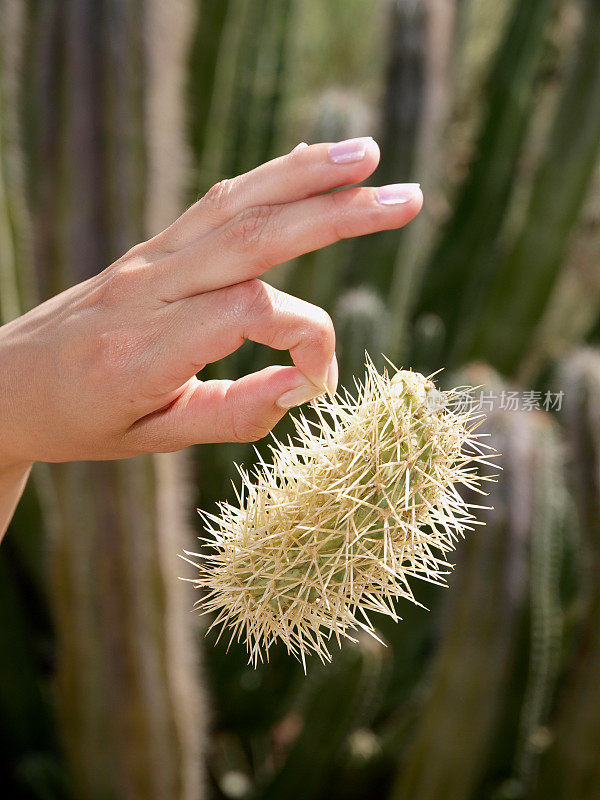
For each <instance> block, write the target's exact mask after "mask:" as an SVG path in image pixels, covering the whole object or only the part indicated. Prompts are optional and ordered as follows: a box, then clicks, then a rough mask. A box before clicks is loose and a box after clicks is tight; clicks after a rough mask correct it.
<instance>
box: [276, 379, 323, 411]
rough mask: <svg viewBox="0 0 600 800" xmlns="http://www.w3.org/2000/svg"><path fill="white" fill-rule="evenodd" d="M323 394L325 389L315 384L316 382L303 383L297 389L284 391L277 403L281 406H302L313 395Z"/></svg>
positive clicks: (286, 407)
mask: <svg viewBox="0 0 600 800" xmlns="http://www.w3.org/2000/svg"><path fill="white" fill-rule="evenodd" d="M320 394H323V389H320V388H319V387H318V386H315V385H314V383H302V384H301V385H300V386H297V387H296V388H295V389H290V390H289V391H288V392H284V393H283V394H282V395H281V397H278V398H277V405H278V406H279V407H280V408H285V409H286V410H287V409H288V408H293V407H294V406H301V405H302V403H308V401H309V400H312V399H313V397H318V395H320Z"/></svg>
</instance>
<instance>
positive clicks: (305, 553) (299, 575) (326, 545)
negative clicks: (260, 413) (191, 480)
mask: <svg viewBox="0 0 600 800" xmlns="http://www.w3.org/2000/svg"><path fill="white" fill-rule="evenodd" d="M461 396H462V394H461V393H460V392H459V390H453V391H450V392H441V391H438V390H437V389H436V388H435V385H434V383H433V381H432V380H431V379H429V378H426V377H424V376H423V375H421V374H419V373H416V372H409V371H397V370H395V369H394V372H393V373H392V375H391V376H390V374H388V372H387V370H386V371H384V373H383V374H379V373H378V372H377V370H376V369H375V367H374V366H373V363H372V362H371V360H370V359H367V372H366V377H365V381H364V383H363V384H358V393H357V397H356V398H353V397H352V396H351V395H350V394H348V393H346V394H345V397H344V398H341V397H339V396H336V397H322V398H318V399H317V400H316V401H313V402H312V408H313V410H314V412H315V414H316V418H315V419H313V420H310V419H308V418H307V417H305V416H304V415H300V416H299V418H297V419H295V420H294V424H295V426H296V431H297V438H296V440H295V441H289V443H288V444H282V443H281V442H279V441H277V440H276V439H275V443H274V444H273V445H270V449H271V452H272V459H273V460H272V463H271V464H267V463H266V462H265V461H264V460H262V459H260V460H259V464H258V466H257V467H256V469H255V472H254V473H253V474H249V473H248V472H246V471H245V470H244V469H242V468H240V467H238V470H239V472H240V474H241V477H242V487H241V490H240V491H237V490H236V494H237V500H238V503H237V505H236V506H233V505H231V504H229V503H220V504H219V511H220V513H219V514H217V515H214V514H208V513H204V514H203V518H204V520H205V523H206V528H207V533H209V536H208V537H205V538H203V541H204V542H205V543H206V544H207V545H208V546H209V552H207V553H187V555H188V556H192V557H194V556H195V557H198V558H200V563H197V562H196V561H195V560H192V559H188V560H190V561H191V563H193V564H195V566H197V567H198V568H199V570H200V577H199V578H197V579H194V582H195V583H197V585H198V586H199V587H201V588H203V589H204V590H208V591H207V592H206V595H205V597H204V598H203V599H202V600H200V601H199V603H200V604H201V605H202V606H203V608H204V610H205V612H208V611H217V615H216V618H215V620H214V622H213V624H212V625H211V628H212V627H214V626H221V628H222V630H223V629H225V628H231V629H232V634H231V639H232V640H233V639H234V638H237V639H238V640H240V639H243V640H244V641H245V643H246V646H247V649H248V652H249V654H250V661H251V662H252V663H253V664H256V663H257V661H258V660H262V659H263V657H265V656H266V657H267V658H268V652H269V648H270V647H271V645H272V644H273V643H275V642H276V641H277V640H279V639H280V640H281V641H283V642H284V644H285V646H286V647H287V650H288V652H290V653H291V654H293V655H294V656H296V657H297V658H299V659H300V660H301V661H302V663H303V664H305V655H306V653H309V652H314V653H316V654H317V655H318V656H319V657H320V658H321V659H322V660H329V659H330V657H331V655H330V651H329V647H328V645H329V643H330V641H331V639H332V638H333V639H335V640H337V642H338V644H339V643H340V640H341V637H342V636H346V637H348V638H350V639H352V638H353V637H352V635H351V631H355V630H358V629H364V630H366V631H368V632H369V633H370V634H371V635H373V636H376V634H375V631H374V628H373V624H372V622H371V620H370V619H369V617H368V613H367V612H369V611H376V612H379V613H383V614H387V615H389V616H390V617H392V618H393V619H394V620H396V621H397V620H398V619H399V617H398V614H397V611H396V608H395V600H396V599H397V598H406V599H408V600H410V601H412V602H414V603H417V600H416V599H415V597H414V595H413V592H412V589H411V586H410V585H409V578H411V577H414V578H420V579H424V580H426V581H430V582H433V583H438V584H444V583H445V575H446V574H447V573H448V571H449V569H450V568H451V566H452V565H451V564H449V563H448V561H447V560H446V557H447V553H448V551H450V550H452V549H453V548H454V546H455V543H456V540H457V537H458V536H460V535H463V534H464V532H465V530H468V529H471V528H472V526H473V524H475V523H476V522H477V521H476V520H475V518H474V516H473V514H472V512H471V509H470V508H469V506H468V505H467V504H466V503H465V501H464V500H463V499H462V498H461V496H460V494H459V492H458V491H457V486H458V485H459V484H462V485H465V486H469V487H471V488H473V489H476V490H478V491H480V492H481V488H480V482H481V480H483V479H482V478H481V477H479V476H478V468H477V462H482V461H485V459H486V456H485V455H484V451H485V450H486V449H491V448H486V445H484V444H483V443H481V442H479V441H478V438H479V435H478V434H475V433H474V429H475V428H476V427H477V425H478V424H479V421H480V417H481V415H476V414H474V413H473V412H472V411H471V410H469V409H461V408H460V407H459V406H458V404H457V403H456V399H457V398H458V397H461ZM200 513H201V514H202V512H200Z"/></svg>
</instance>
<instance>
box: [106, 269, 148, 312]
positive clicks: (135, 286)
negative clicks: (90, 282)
mask: <svg viewBox="0 0 600 800" xmlns="http://www.w3.org/2000/svg"><path fill="white" fill-rule="evenodd" d="M138 292H139V280H138V277H137V269H133V268H132V269H126V268H123V267H119V268H117V269H111V270H109V271H108V272H107V273H106V275H105V277H104V280H103V281H102V285H101V287H100V298H101V302H102V305H104V306H108V307H111V308H112V307H114V306H118V305H120V304H121V303H123V301H124V300H127V299H129V298H131V297H132V296H134V295H137V294H138Z"/></svg>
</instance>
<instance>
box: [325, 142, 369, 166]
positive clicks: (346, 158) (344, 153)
mask: <svg viewBox="0 0 600 800" xmlns="http://www.w3.org/2000/svg"><path fill="white" fill-rule="evenodd" d="M372 141H373V137H372V136H361V137H360V138H358V139H345V140H344V141H343V142H335V144H330V145H329V149H328V153H329V158H330V159H331V160H332V161H333V163H334V164H351V163H352V162H354V161H361V160H362V159H363V158H364V157H365V153H366V152H367V146H368V144H369V142H372Z"/></svg>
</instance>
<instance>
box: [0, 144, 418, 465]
mask: <svg viewBox="0 0 600 800" xmlns="http://www.w3.org/2000/svg"><path fill="white" fill-rule="evenodd" d="M378 161H379V149H378V147H377V144H376V143H375V142H374V141H373V140H372V139H371V138H365V139H358V140H351V141H350V142H344V143H337V144H335V145H331V146H329V145H327V144H315V145H311V146H310V147H309V146H299V147H298V148H295V149H294V150H293V151H292V152H291V153H290V154H288V155H285V156H282V157H280V158H276V159H274V160H273V161H270V162H268V163H266V164H263V165H261V166H259V167H258V168H257V169H254V170H252V171H251V172H248V173H246V174H244V175H241V176H239V177H237V178H233V179H228V180H224V181H221V182H220V183H218V184H216V185H215V186H213V187H212V188H211V189H210V190H209V191H208V192H207V194H206V195H205V196H204V197H203V198H202V199H201V200H199V201H198V202H197V203H195V204H194V205H193V206H192V207H191V208H189V209H188V210H187V211H186V212H185V213H184V214H183V215H182V216H181V217H179V219H177V220H176V221H175V222H174V223H173V224H172V225H170V226H169V227H168V228H167V229H166V230H164V231H163V232H162V233H160V234H158V235H157V236H155V237H153V238H152V239H150V240H149V241H147V242H143V243H142V244H139V245H136V246H135V247H133V248H132V249H131V250H130V251H129V252H128V253H126V254H125V255H124V256H123V257H122V258H120V259H119V260H118V261H116V262H115V263H114V264H112V265H111V266H110V267H108V268H106V269H105V270H104V271H103V272H101V273H100V274H99V275H97V276H95V277H93V278H91V279H89V280H87V281H85V282H84V283H81V284H78V285H77V286H74V287H73V288H71V289H68V290H67V291H65V292H63V293H62V294H60V295H58V296H57V297H54V298H52V299H50V300H48V301H47V302H45V303H43V304H42V305H40V306H38V307H37V308H34V309H33V310H32V311H30V312H29V313H27V314H25V315H24V316H22V317H20V318H18V319H16V320H14V321H13V322H11V323H9V324H8V325H5V326H4V327H3V328H0V369H1V374H2V385H1V387H0V421H1V424H0V472H1V471H2V470H4V471H5V473H6V474H11V470H12V471H13V474H19V475H21V476H22V475H25V476H26V473H27V469H28V465H29V464H31V463H32V462H34V461H38V460H39V461H71V460H81V459H85V460H92V459H113V458H124V457H127V456H133V455H136V454H138V453H146V452H158V451H172V450H178V449H180V448H183V447H186V446H188V445H190V444H194V443H199V442H216V441H252V440H256V439H259V438H261V437H262V436H264V435H265V434H266V433H267V432H268V431H269V430H270V429H271V428H272V427H273V426H274V425H275V423H276V422H277V421H278V420H279V419H280V418H281V417H282V415H283V414H284V413H285V410H286V409H287V408H289V407H291V406H294V405H299V404H300V403H302V402H305V401H307V400H308V399H310V398H311V397H314V396H316V395H317V394H320V393H322V392H323V391H325V389H326V388H327V389H329V390H331V391H334V390H335V386H336V382H337V364H336V361H335V355H334V347H335V337H334V331H333V327H332V324H331V320H330V318H329V316H328V315H327V314H326V313H325V311H323V310H322V309H320V308H318V307H316V306H314V305H311V304H310V303H307V302H305V301H304V300H300V299H298V298H295V297H291V296H289V295H287V294H284V293H283V292H280V291H277V290H276V289H274V288H272V287H271V286H269V285H267V284H265V283H263V282H262V281H261V280H259V278H258V276H259V275H262V274H263V273H265V272H266V271H267V270H268V269H269V268H270V267H272V266H274V265H275V264H279V263H281V262H283V261H287V260H289V259H292V258H294V257H296V256H299V255H300V254H302V253H306V252H309V251H311V250H316V249H318V248H321V247H325V246H326V245H328V244H331V243H333V242H336V241H338V240H339V239H342V238H347V237H351V236H359V235H362V234H366V233H372V232H373V231H378V230H383V229H389V228H398V227H400V226H402V225H404V224H405V223H407V222H408V221H410V220H411V219H412V218H413V217H414V216H415V215H416V214H417V213H418V211H419V209H420V208H421V203H422V196H421V192H420V190H419V188H418V186H417V185H416V184H404V185H396V186H395V188H393V187H392V188H387V187H386V188H384V189H381V190H377V189H375V188H371V187H353V188H348V189H343V190H341V191H339V192H333V193H329V194H322V193H323V192H327V191H328V190H330V189H334V188H336V187H339V186H344V185H348V184H353V183H357V182H359V181H362V180H364V179H365V178H367V177H368V176H369V175H370V174H371V173H372V172H373V170H374V169H375V167H376V166H377V163H378ZM245 339H251V340H253V341H255V342H260V343H261V344H265V345H268V346H270V347H274V348H276V349H278V350H289V351H290V354H291V356H292V359H293V362H294V365H295V366H285V367H284V366H279V367H269V368H267V369H263V370H261V371H260V372H256V373H253V374H251V375H246V376H244V377H242V378H239V379H238V380H235V381H224V380H209V381H202V380H198V379H197V378H196V377H195V375H196V373H197V372H199V371H201V370H202V368H203V367H204V366H205V365H206V364H208V363H211V362H214V361H217V360H218V359H220V358H223V357H224V356H226V355H228V354H229V353H232V352H233V351H234V350H236V349H237V348H238V347H239V346H240V345H241V344H242V343H243V342H244V340H245ZM15 470H16V473H15Z"/></svg>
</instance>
